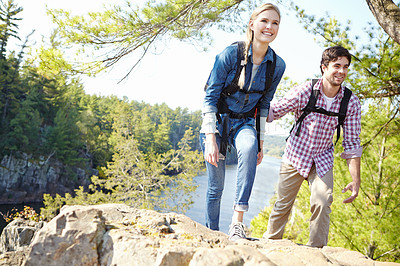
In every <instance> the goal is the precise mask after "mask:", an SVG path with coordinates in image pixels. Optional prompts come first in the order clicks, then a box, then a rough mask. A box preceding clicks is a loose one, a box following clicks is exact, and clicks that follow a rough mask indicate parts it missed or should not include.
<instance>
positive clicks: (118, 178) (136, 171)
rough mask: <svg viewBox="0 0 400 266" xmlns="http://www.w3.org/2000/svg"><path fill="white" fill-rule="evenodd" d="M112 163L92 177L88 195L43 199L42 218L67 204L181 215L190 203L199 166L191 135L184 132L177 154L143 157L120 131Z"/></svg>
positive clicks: (130, 138)
mask: <svg viewBox="0 0 400 266" xmlns="http://www.w3.org/2000/svg"><path fill="white" fill-rule="evenodd" d="M114 138H115V140H116V141H117V142H116V143H117V144H116V146H115V151H116V152H115V153H114V155H113V160H112V161H111V162H109V163H108V165H107V167H105V168H103V172H104V176H103V177H99V176H93V177H92V184H91V185H90V187H89V191H87V192H86V191H84V190H83V188H82V187H81V188H79V189H77V190H75V194H76V195H75V196H71V195H70V194H66V195H65V197H61V196H60V195H56V197H54V198H52V197H51V196H49V195H46V196H45V197H44V204H45V208H44V209H42V213H41V214H42V215H43V216H44V217H46V218H52V217H53V216H54V215H55V214H56V213H57V211H58V210H59V208H60V207H61V206H62V205H64V204H67V205H71V204H101V203H125V204H128V205H130V206H133V207H136V208H146V209H157V210H172V211H180V212H185V211H186V210H187V208H188V207H189V205H190V204H191V203H192V199H191V194H190V192H192V191H194V190H195V189H196V186H195V185H194V183H193V177H195V176H196V175H197V173H198V171H199V170H200V166H201V165H202V164H201V162H202V157H201V155H200V153H199V152H198V151H192V150H191V147H190V145H189V143H190V139H192V138H193V132H192V131H191V129H188V130H187V132H186V133H185V136H184V137H183V138H182V140H181V142H180V143H179V149H178V150H170V151H168V152H165V153H159V154H157V153H155V154H154V153H153V154H145V153H143V152H141V151H140V150H139V147H138V143H137V141H136V140H135V138H134V136H133V135H132V132H127V131H126V130H120V129H119V128H118V129H117V131H116V132H115V135H114Z"/></svg>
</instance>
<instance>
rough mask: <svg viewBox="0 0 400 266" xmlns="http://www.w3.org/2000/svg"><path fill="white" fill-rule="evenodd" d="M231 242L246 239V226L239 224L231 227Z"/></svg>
mask: <svg viewBox="0 0 400 266" xmlns="http://www.w3.org/2000/svg"><path fill="white" fill-rule="evenodd" d="M228 234H229V240H231V241H236V240H239V239H242V238H244V239H246V233H245V232H244V224H242V223H240V222H238V223H234V224H231V225H230V226H229V233H228Z"/></svg>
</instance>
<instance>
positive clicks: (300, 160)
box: [268, 79, 362, 177]
mask: <svg viewBox="0 0 400 266" xmlns="http://www.w3.org/2000/svg"><path fill="white" fill-rule="evenodd" d="M315 89H319V90H321V79H320V80H319V81H318V82H317V83H316V84H315ZM311 91H312V89H311V81H308V82H306V83H304V84H302V85H300V86H297V87H294V88H293V89H291V90H290V91H289V92H288V93H287V94H286V95H285V97H284V98H283V99H281V100H280V101H279V102H277V103H272V104H271V110H270V116H271V117H270V116H269V119H268V121H271V120H273V119H278V118H280V117H282V116H284V115H285V114H287V113H289V112H293V113H294V116H295V119H296V121H297V119H299V117H300V115H301V114H302V111H301V110H302V109H303V108H304V107H305V106H306V105H307V103H308V100H309V98H310V94H311ZM322 93H323V92H322V91H321V93H320V96H319V97H318V100H317V103H316V106H319V107H322V108H324V109H327V105H326V101H325V99H324V97H322ZM343 95H344V87H341V90H340V92H339V93H338V94H337V95H336V97H335V99H334V100H333V102H332V105H331V108H330V110H328V111H332V112H339V107H340V102H341V100H342V98H343ZM338 123H339V122H338V117H337V116H327V115H324V114H319V113H310V114H309V115H307V116H306V117H305V118H304V120H303V123H302V125H301V130H300V135H299V136H298V137H297V136H295V134H296V130H297V126H296V127H295V128H294V129H293V131H292V133H291V135H290V137H289V139H288V140H287V143H286V148H285V155H284V156H285V160H287V161H289V162H290V163H291V165H292V166H293V167H295V168H296V169H297V170H298V171H299V173H300V174H301V175H302V176H303V177H307V176H308V174H309V172H310V169H311V167H312V165H313V162H314V163H315V166H316V168H317V174H318V175H319V176H320V177H322V176H324V175H325V174H326V172H328V171H329V170H330V169H331V168H332V167H333V151H334V145H333V136H335V140H336V128H337V125H338ZM360 132H361V104H360V101H359V99H358V98H357V96H356V95H354V93H353V94H352V96H351V98H350V101H349V105H348V107H347V115H346V118H345V120H344V125H343V141H342V145H343V147H344V152H343V153H342V154H341V157H342V158H344V159H349V158H355V157H361V153H362V147H361V146H360V137H359V135H360Z"/></svg>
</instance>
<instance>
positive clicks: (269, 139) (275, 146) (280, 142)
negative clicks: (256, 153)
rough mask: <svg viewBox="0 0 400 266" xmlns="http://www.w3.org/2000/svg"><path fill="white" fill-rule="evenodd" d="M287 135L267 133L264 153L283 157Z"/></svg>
mask: <svg viewBox="0 0 400 266" xmlns="http://www.w3.org/2000/svg"><path fill="white" fill-rule="evenodd" d="M285 145H286V137H283V136H272V135H266V136H265V139H264V154H265V155H268V156H271V157H277V158H281V157H282V155H283V152H284V150H285Z"/></svg>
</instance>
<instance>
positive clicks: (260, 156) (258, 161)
mask: <svg viewBox="0 0 400 266" xmlns="http://www.w3.org/2000/svg"><path fill="white" fill-rule="evenodd" d="M263 145H264V141H263V140H261V141H260V146H261V151H260V152H259V153H258V154H257V165H259V164H260V163H261V162H262V160H263V158H264V152H263V149H262V147H263Z"/></svg>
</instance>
